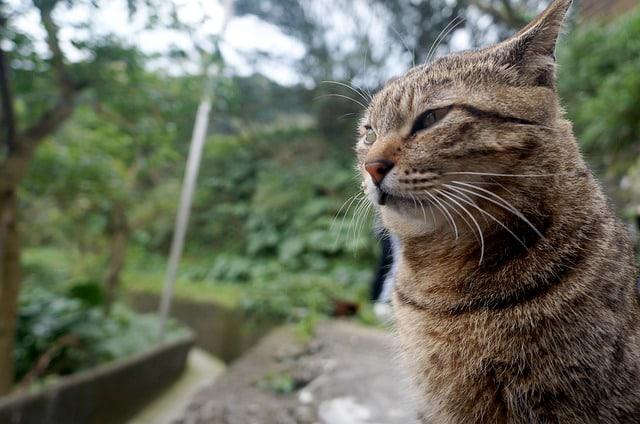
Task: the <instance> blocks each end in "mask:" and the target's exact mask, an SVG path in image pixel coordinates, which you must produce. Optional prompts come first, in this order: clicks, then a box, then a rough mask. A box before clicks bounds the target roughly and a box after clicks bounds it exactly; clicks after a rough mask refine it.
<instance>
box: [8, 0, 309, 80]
mask: <svg viewBox="0 0 640 424" xmlns="http://www.w3.org/2000/svg"><path fill="white" fill-rule="evenodd" d="M30 1H31V0H8V1H7V3H8V5H9V7H10V8H12V9H13V8H20V7H25V8H26V6H27V5H28V4H29V3H30ZM100 4H101V7H100V9H98V10H96V9H95V8H93V7H90V6H88V5H79V6H75V7H73V8H72V9H69V8H67V7H65V6H62V5H60V6H58V7H57V8H56V10H55V14H54V18H55V20H56V22H58V23H59V26H60V27H61V28H62V30H61V32H60V41H61V44H62V48H63V50H64V52H65V54H66V56H67V58H68V59H69V60H71V61H74V60H78V59H80V58H81V52H79V51H78V50H77V49H76V48H75V47H73V45H72V43H71V41H73V40H82V39H84V38H86V37H87V36H88V35H89V30H87V29H86V28H82V26H83V25H85V24H88V25H86V27H89V28H91V31H92V32H93V33H94V34H96V35H104V34H110V33H111V34H115V35H117V36H118V37H120V38H122V39H123V40H126V41H127V42H128V43H130V44H132V45H136V46H138V47H140V48H141V49H142V51H144V52H146V53H149V54H154V53H166V52H167V51H168V50H169V49H170V48H171V47H172V46H175V47H179V48H181V49H183V50H185V51H187V52H188V53H189V54H190V57H191V61H188V62H187V63H185V64H184V66H183V67H181V68H179V69H175V62H168V61H166V60H159V61H157V62H156V63H154V65H153V66H154V67H157V68H164V69H165V70H166V71H167V72H169V73H172V74H176V73H182V72H189V73H196V72H201V69H200V67H199V64H198V62H199V61H198V54H197V53H196V51H195V49H194V45H195V44H196V43H197V44H199V45H201V46H203V47H205V48H207V47H210V46H211V42H210V38H211V37H212V36H214V35H219V34H220V31H221V29H222V24H223V17H224V11H225V9H224V7H223V5H222V4H221V2H219V1H217V0H177V1H175V4H176V5H177V13H178V17H179V19H180V21H182V22H184V23H185V24H190V25H191V26H192V27H194V28H197V29H196V31H195V32H194V34H192V35H191V36H189V35H187V34H185V33H184V32H181V31H173V30H169V29H164V28H163V29H153V30H150V29H147V28H145V23H146V22H147V16H148V14H147V11H146V10H145V9H144V8H141V10H140V11H139V13H138V14H137V15H136V16H134V17H133V19H132V20H130V19H129V16H128V12H127V8H126V1H124V0H109V1H103V2H101V3H100ZM163 12H166V13H163ZM160 14H161V15H162V14H164V15H167V16H168V9H167V10H166V11H160ZM15 25H16V26H18V27H19V28H20V29H22V30H24V31H26V32H28V33H30V34H32V35H33V37H34V38H35V39H37V40H39V43H38V48H39V49H42V51H43V52H45V51H46V45H45V44H44V32H43V30H42V29H41V27H40V20H39V17H38V15H37V13H36V12H35V11H33V10H32V11H31V12H30V13H26V14H24V15H22V16H20V17H19V18H18V19H17V20H16V21H15ZM223 40H224V42H223V43H222V47H221V49H222V51H223V54H224V56H225V60H226V62H228V63H229V64H230V65H231V66H232V68H233V72H234V73H235V74H238V75H249V74H251V73H253V72H262V73H266V74H268V76H269V78H271V79H273V80H275V81H276V82H279V83H281V84H286V85H290V84H295V83H297V82H299V81H300V78H301V77H300V75H298V73H297V72H296V71H295V69H294V68H293V66H291V63H292V62H293V61H295V60H297V59H299V58H300V57H301V56H302V55H304V52H305V49H304V46H302V45H301V44H300V43H299V42H298V41H296V40H294V39H292V38H291V37H288V36H286V35H284V34H282V32H281V31H280V30H279V29H278V28H277V27H275V26H273V25H271V24H268V23H266V22H263V21H261V20H259V19H257V18H255V17H252V16H243V17H235V18H233V19H231V20H230V21H229V24H228V26H227V27H226V29H225V33H224V38H223ZM256 51H268V52H269V53H271V54H274V55H277V56H278V57H280V58H283V60H279V61H277V62H274V61H262V62H257V63H249V62H248V61H247V60H246V59H245V58H246V57H247V56H251V53H252V52H256Z"/></svg>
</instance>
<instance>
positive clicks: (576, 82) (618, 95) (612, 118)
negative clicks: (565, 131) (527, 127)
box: [558, 8, 640, 204]
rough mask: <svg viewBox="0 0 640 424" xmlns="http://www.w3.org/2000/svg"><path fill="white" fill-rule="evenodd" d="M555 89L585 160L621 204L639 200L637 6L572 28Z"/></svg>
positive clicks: (639, 23) (639, 36)
mask: <svg viewBox="0 0 640 424" xmlns="http://www.w3.org/2000/svg"><path fill="white" fill-rule="evenodd" d="M559 62H560V64H561V67H560V75H559V84H558V88H559V90H560V94H561V97H562V98H563V100H564V102H565V103H566V107H567V111H568V114H569V118H570V119H571V120H572V121H573V122H575V130H576V133H577V135H578V137H579V139H580V141H581V143H582V146H583V148H584V150H585V153H586V155H587V157H588V159H589V160H590V161H591V162H592V163H593V164H595V165H596V167H597V169H598V170H599V171H600V173H601V174H603V176H604V177H605V178H606V179H607V181H608V182H609V183H610V185H611V186H613V187H620V182H621V181H623V182H625V183H624V184H623V185H622V187H621V190H619V191H618V192H617V193H616V195H617V197H618V200H620V201H621V202H622V203H627V202H629V201H632V200H633V201H635V203H636V204H637V203H639V202H640V186H639V185H637V182H635V183H634V181H636V178H635V177H634V174H635V171H634V169H637V168H638V166H639V159H638V157H639V153H640V103H639V102H638V98H640V8H636V10H635V11H634V12H633V13H631V14H628V15H625V16H622V17H620V18H618V19H617V20H615V21H614V22H610V23H596V24H583V25H581V26H578V27H577V28H576V29H575V30H574V32H573V33H572V34H571V36H570V37H569V38H568V40H567V42H566V43H565V46H564V47H563V48H562V50H561V51H560V58H559Z"/></svg>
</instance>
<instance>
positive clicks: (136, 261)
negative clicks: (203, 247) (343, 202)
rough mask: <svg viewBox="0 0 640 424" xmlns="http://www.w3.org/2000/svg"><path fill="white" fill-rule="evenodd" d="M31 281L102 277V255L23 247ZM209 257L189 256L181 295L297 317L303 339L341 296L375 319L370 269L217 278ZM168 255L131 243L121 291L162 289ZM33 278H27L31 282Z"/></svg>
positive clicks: (278, 270) (341, 266) (363, 317)
mask: <svg viewBox="0 0 640 424" xmlns="http://www.w3.org/2000/svg"><path fill="white" fill-rule="evenodd" d="M23 259H24V263H25V266H26V268H27V269H28V271H29V272H27V275H28V278H27V280H31V281H40V282H42V283H45V284H48V283H49V282H54V283H56V282H63V284H64V282H74V283H77V282H79V281H80V282H82V281H93V282H100V281H101V272H102V270H103V269H104V257H101V256H98V255H96V254H90V253H81V252H79V251H78V250H64V249H61V248H55V247H38V248H29V249H25V251H24V256H23ZM214 259H215V258H212V257H211V256H205V257H202V256H201V257H196V256H185V257H184V259H183V260H182V262H181V264H180V268H179V272H178V276H177V280H176V283H175V286H174V296H175V297H176V298H178V299H183V300H189V301H196V302H213V303H217V304H220V305H221V306H223V307H227V308H229V309H236V308H242V309H243V310H244V311H245V312H246V313H247V314H248V316H251V317H253V318H254V319H257V320H258V321H262V320H269V321H272V322H284V321H289V322H299V323H300V333H301V334H300V336H301V338H305V337H309V334H310V333H312V329H313V327H314V325H313V324H314V322H315V321H316V318H320V319H321V318H322V317H327V316H329V315H331V312H332V310H333V301H334V300H337V299H343V300H350V301H356V302H358V303H359V304H360V305H361V306H362V307H361V308H360V312H359V314H358V315H357V317H356V319H358V320H359V321H360V322H362V323H364V324H368V325H372V324H375V323H376V320H375V318H374V317H373V314H372V312H371V309H370V307H369V305H368V302H367V294H368V284H367V283H368V281H369V279H370V271H363V270H361V269H359V268H357V267H353V266H349V264H348V262H345V263H336V264H335V266H334V268H332V270H329V271H322V272H321V271H314V270H303V271H291V270H287V269H285V268H283V267H282V265H281V264H279V263H278V262H277V261H271V262H264V260H263V261H262V262H260V261H258V260H256V261H255V264H254V263H253V262H251V266H252V272H253V275H254V277H252V279H251V280H249V281H235V282H225V281H218V280H216V279H215V277H214V276H213V275H212V272H211V269H212V263H213V262H214ZM165 269H166V259H165V258H164V257H162V256H161V255H157V254H150V253H148V252H144V251H141V250H140V249H136V248H130V249H129V250H128V252H127V262H126V267H125V269H124V271H123V273H122V286H121V291H122V292H130V293H153V294H160V293H162V290H163V282H164V272H165ZM28 283H29V282H27V284H28Z"/></svg>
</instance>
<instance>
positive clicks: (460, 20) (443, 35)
mask: <svg viewBox="0 0 640 424" xmlns="http://www.w3.org/2000/svg"><path fill="white" fill-rule="evenodd" d="M456 21H457V22H456ZM464 21H466V18H463V17H461V16H460V15H458V16H456V17H455V18H454V19H453V20H452V21H451V22H449V24H448V25H447V26H446V27H445V28H444V29H443V30H442V31H441V32H440V35H439V36H438V37H437V38H436V39H435V41H434V42H433V45H432V46H431V49H429V53H428V54H427V59H426V60H425V61H424V63H429V62H431V61H432V60H433V58H434V57H435V55H436V53H437V51H438V49H439V48H440V45H441V44H442V42H443V41H444V40H445V39H446V38H447V37H448V36H449V34H451V33H452V32H453V31H454V30H455V29H456V28H457V27H458V26H460V25H461V24H462V23H463V22H464ZM454 22H455V24H453V26H451V24H452V23H454ZM449 26H451V27H450V28H449Z"/></svg>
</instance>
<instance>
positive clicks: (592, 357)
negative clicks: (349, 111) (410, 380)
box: [356, 0, 640, 424]
mask: <svg viewBox="0 0 640 424" xmlns="http://www.w3.org/2000/svg"><path fill="white" fill-rule="evenodd" d="M570 3H571V1H570V0H556V1H555V2H553V3H552V5H551V6H550V7H549V8H548V9H547V10H546V11H545V12H543V14H542V15H540V16H539V17H538V18H536V19H535V20H534V21H533V22H532V23H531V24H529V25H528V26H527V27H526V28H524V29H523V30H522V31H521V32H520V33H518V34H517V35H516V36H514V37H513V38H511V39H509V40H507V41H505V42H503V43H500V44H498V45H496V46H492V47H489V48H486V49H483V50H478V51H470V52H463V53H459V54H454V55H450V56H447V57H444V58H442V59H440V60H438V61H436V62H435V63H433V64H430V65H423V66H419V67H416V68H414V69H412V70H410V71H409V72H408V73H407V74H406V75H404V76H403V77H401V78H399V79H397V80H395V81H393V82H391V83H389V84H388V85H387V86H386V87H385V88H384V89H383V90H381V92H379V93H378V94H377V95H376V96H375V97H374V99H373V101H372V103H371V105H370V107H369V108H368V110H367V113H366V115H365V117H364V119H363V125H369V126H371V127H372V130H371V131H374V132H375V134H376V137H377V139H376V140H375V142H374V143H373V144H367V143H365V140H364V138H365V134H366V131H367V130H366V129H365V127H363V129H362V133H361V134H360V140H359V142H358V145H357V148H356V150H357V153H358V159H359V168H360V169H361V172H362V175H363V180H364V185H365V190H366V192H367V193H368V194H369V196H370V198H371V199H372V201H373V202H374V203H376V201H378V200H379V199H380V194H381V192H382V191H383V192H385V193H387V194H388V195H389V197H388V199H387V201H386V203H384V202H383V203H384V204H382V205H379V206H378V208H377V210H378V212H379V215H380V216H381V218H382V221H383V223H384V226H385V227H386V228H387V229H388V230H389V231H390V232H391V233H393V234H395V235H396V236H397V237H398V239H399V240H400V255H399V256H400V260H399V264H398V272H397V275H396V290H395V299H394V304H395V309H396V314H397V327H398V330H399V334H400V339H401V345H402V348H403V353H404V357H405V359H406V361H407V363H408V364H409V365H410V367H411V369H412V370H413V373H412V374H413V375H414V376H415V380H416V383H417V385H418V388H419V393H420V397H421V400H422V401H423V408H424V413H423V415H424V421H425V422H429V423H438V424H440V423H442V424H448V423H463V424H471V423H638V422H640V329H639V326H640V304H639V300H638V295H637V293H636V288H635V279H636V273H637V270H636V268H635V265H634V260H633V252H632V247H631V243H630V241H629V237H628V234H627V231H626V229H625V228H624V226H623V224H621V222H620V221H619V220H618V219H617V218H616V217H615V215H614V213H613V212H612V211H611V209H610V207H609V206H608V204H607V201H606V199H605V197H604V195H603V194H602V190H601V188H600V186H599V184H598V183H597V181H596V180H595V179H594V177H593V175H592V173H591V172H590V170H589V169H588V167H587V166H586V164H585V162H584V160H583V159H582V156H581V154H580V151H579V148H578V144H577V142H576V140H575V138H574V136H573V133H572V127H571V124H570V123H569V122H568V121H566V120H565V119H564V117H563V115H564V112H563V110H562V108H561V106H560V103H559V99H558V97H557V94H556V91H555V64H554V57H553V54H554V50H555V44H556V40H557V37H558V33H559V31H560V29H561V26H562V21H563V19H564V16H565V14H566V11H567V9H568V8H569V6H570ZM449 106H450V107H451V109H450V110H449V112H448V114H447V115H446V117H445V118H444V119H442V120H441V121H439V122H437V123H436V124H435V125H433V126H431V127H429V128H428V129H426V130H422V131H419V132H417V133H413V134H412V133H411V129H412V127H413V125H414V121H415V119H416V117H418V116H420V115H421V114H423V113H424V112H425V111H426V110H429V109H438V108H441V107H449ZM382 159H383V160H387V161H392V162H393V164H394V166H393V169H392V170H391V171H390V172H389V174H387V175H386V177H385V178H384V180H383V181H382V183H381V184H380V187H379V188H377V187H376V186H375V185H374V184H373V182H372V179H371V178H370V177H369V175H368V174H367V172H366V171H365V168H364V167H365V164H367V163H372V162H375V161H378V160H382ZM463 172H472V173H473V174H462V173H463ZM476 173H490V174H496V175H478V174H476ZM497 174H501V175H497ZM509 175H512V176H509ZM514 175H518V176H514ZM453 181H457V183H453ZM459 183H464V184H472V185H473V186H475V187H480V188H483V189H485V190H488V191H490V192H492V193H495V194H496V195H498V196H500V198H502V199H504V200H506V201H508V202H509V204H510V205H512V206H513V207H514V208H515V209H517V210H518V211H520V212H521V213H522V215H521V216H518V215H517V214H516V213H513V212H511V211H509V210H508V208H506V207H505V203H502V202H501V201H499V200H498V198H496V197H493V196H491V195H490V194H488V193H487V192H483V191H479V190H478V189H477V188H475V189H474V188H471V187H469V186H465V185H461V184H459ZM481 184H482V185H481ZM451 186H454V187H457V188H458V189H459V191H454V190H452V189H450V187H451ZM463 188H467V189H468V190H469V192H465V191H461V189H463ZM443 192H444V193H445V194H441V193H443ZM447 194H448V197H447V196H446V195H447ZM465 195H466V197H465ZM481 195H483V196H484V197H485V198H482V196H481ZM487 198H489V199H492V200H494V202H491V201H489V200H487ZM463 199H464V200H463ZM437 201H440V205H438V204H437ZM465 201H466V202H465ZM456 202H457V203H456ZM473 204H475V205H476V206H477V207H474V206H473ZM438 206H441V207H438ZM462 207H465V208H466V209H467V212H465V211H464V210H463V209H462ZM443 209H444V210H446V212H445V211H444V210H443ZM479 209H482V210H484V211H486V213H482V212H480V210H479ZM447 212H448V214H449V215H450V216H449V217H448V216H447ZM488 214H491V217H493V218H491V217H490V216H489V215H488ZM470 215H471V216H470ZM472 217H473V218H475V221H476V222H477V225H478V226H480V228H481V230H482V235H483V241H484V249H481V243H480V234H479V232H478V231H477V227H476V226H475V224H474V222H473V220H472ZM449 218H451V219H449ZM494 218H495V219H494ZM525 219H526V220H525ZM450 221H454V222H453V223H455V224H456V227H457V231H458V233H459V237H458V238H457V240H456V238H455V235H454V231H453V230H452V228H453V225H452V224H453V223H452V222H450ZM496 221H499V222H500V223H502V224H503V225H504V226H502V225H500V224H498V223H497V222H496ZM526 221H529V223H530V224H531V225H529V224H528V223H527V222H526ZM533 227H535V230H534V228H533ZM510 232H511V233H513V234H511V233H510ZM538 232H539V233H538ZM516 237H517V238H518V239H519V240H520V241H518V240H517V239H516ZM481 256H482V261H480V258H481Z"/></svg>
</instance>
